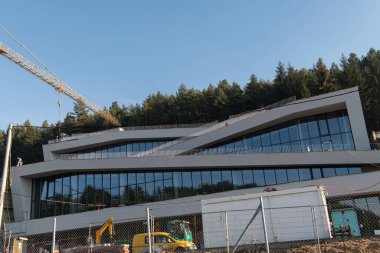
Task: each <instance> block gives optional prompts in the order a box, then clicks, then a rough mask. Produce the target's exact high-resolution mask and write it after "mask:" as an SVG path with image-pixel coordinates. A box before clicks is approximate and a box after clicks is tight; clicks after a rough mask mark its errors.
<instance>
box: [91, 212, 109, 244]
mask: <svg viewBox="0 0 380 253" xmlns="http://www.w3.org/2000/svg"><path fill="white" fill-rule="evenodd" d="M107 228H108V233H109V235H110V239H111V241H112V240H113V218H112V216H110V217H109V218H108V220H107V221H106V222H105V223H104V224H103V226H102V227H101V228H99V229H98V230H96V238H95V241H96V244H100V242H101V238H102V235H103V233H104V232H105V231H106V229H107Z"/></svg>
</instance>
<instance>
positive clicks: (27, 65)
mask: <svg viewBox="0 0 380 253" xmlns="http://www.w3.org/2000/svg"><path fill="white" fill-rule="evenodd" d="M0 55H3V56H4V57H6V58H7V59H9V60H10V61H12V62H13V63H15V64H17V65H19V66H20V67H21V68H23V69H25V70H26V71H28V72H30V73H32V74H33V75H34V76H36V77H38V78H39V79H41V80H42V81H44V82H45V83H47V84H49V85H50V86H51V87H53V88H54V89H55V90H56V91H58V92H60V93H63V94H65V95H66V96H68V97H70V98H71V99H73V100H74V101H76V102H77V103H80V104H82V105H84V106H86V107H87V108H89V109H90V110H92V111H93V112H94V113H96V114H98V115H99V116H100V117H102V118H103V119H105V120H107V121H109V122H111V123H112V124H113V125H115V126H120V123H119V121H118V120H117V119H116V118H115V117H114V116H112V115H111V114H110V113H108V112H106V111H104V110H103V109H101V108H99V107H98V106H96V105H95V104H94V103H92V102H90V101H88V100H86V99H85V98H84V97H83V96H82V95H80V94H79V93H78V92H76V91H75V90H73V89H72V88H71V87H69V86H68V85H67V84H66V83H64V82H63V81H62V80H60V79H59V78H58V77H56V76H55V75H53V74H49V73H47V72H46V71H44V70H43V69H41V68H40V67H38V66H37V65H35V64H33V63H32V62H30V61H29V60H27V59H26V58H24V57H23V56H22V55H20V54H19V53H17V52H16V51H14V50H12V49H11V48H9V47H8V46H6V45H4V44H3V43H1V42H0Z"/></svg>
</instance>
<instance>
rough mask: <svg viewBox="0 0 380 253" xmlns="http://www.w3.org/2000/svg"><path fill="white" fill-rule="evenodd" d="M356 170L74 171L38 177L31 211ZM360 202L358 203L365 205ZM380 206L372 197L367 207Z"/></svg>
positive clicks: (78, 208)
mask: <svg viewBox="0 0 380 253" xmlns="http://www.w3.org/2000/svg"><path fill="white" fill-rule="evenodd" d="M357 173H362V169H361V168H360V167H348V168H347V167H338V168H275V169H274V168H265V169H258V168H254V169H242V170H239V169H234V170H225V169H224V170H211V171H210V170H199V171H182V172H181V171H174V172H171V171H164V172H163V171H156V172H149V171H148V172H121V173H114V172H113V173H86V174H75V173H72V174H66V175H62V176H56V177H54V176H53V177H48V178H41V179H35V180H33V192H32V205H31V215H32V218H42V217H48V216H54V215H61V214H69V213H77V212H85V211H90V210H97V209H101V208H106V207H111V206H113V207H116V206H120V205H134V204H138V203H145V202H152V201H162V200H166V199H173V198H181V197H186V196H194V195H197V194H210V193H214V192H222V191H229V190H234V189H242V188H249V187H259V186H266V185H275V184H283V183H288V182H295V181H301V180H311V179H318V178H323V177H332V176H341V175H346V174H357ZM360 201H361V200H360V199H358V200H357V203H356V205H357V206H358V207H360V206H361V205H363V206H364V203H361V202H360ZM376 205H378V203H377V202H376V201H375V200H372V202H371V205H370V203H369V202H368V203H366V204H365V207H366V208H367V209H368V210H370V208H374V207H375V206H376ZM363 208H364V207H363Z"/></svg>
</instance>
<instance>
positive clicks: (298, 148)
mask: <svg viewBox="0 0 380 253" xmlns="http://www.w3.org/2000/svg"><path fill="white" fill-rule="evenodd" d="M370 147H371V150H380V143H371V144H370ZM355 150H357V149H356V148H355V146H354V145H350V144H331V145H293V146H289V145H278V146H268V147H259V148H240V149H225V148H224V149H223V148H214V149H193V150H190V151H188V150H159V151H157V152H155V153H150V155H149V156H154V157H159V156H176V155H178V154H180V155H226V154H263V153H265V154H270V153H308V152H336V151H355ZM139 153H140V152H112V153H107V154H104V153H102V154H98V153H96V152H91V153H78V154H61V155H60V159H62V160H90V159H115V158H136V157H137V156H136V155H137V154H139Z"/></svg>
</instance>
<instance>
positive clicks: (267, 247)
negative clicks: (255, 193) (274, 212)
mask: <svg viewBox="0 0 380 253" xmlns="http://www.w3.org/2000/svg"><path fill="white" fill-rule="evenodd" d="M260 205H261V218H262V220H263V228H264V236H265V249H266V251H267V253H269V242H268V233H267V224H266V222H265V210H264V209H265V208H264V200H263V197H260Z"/></svg>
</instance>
